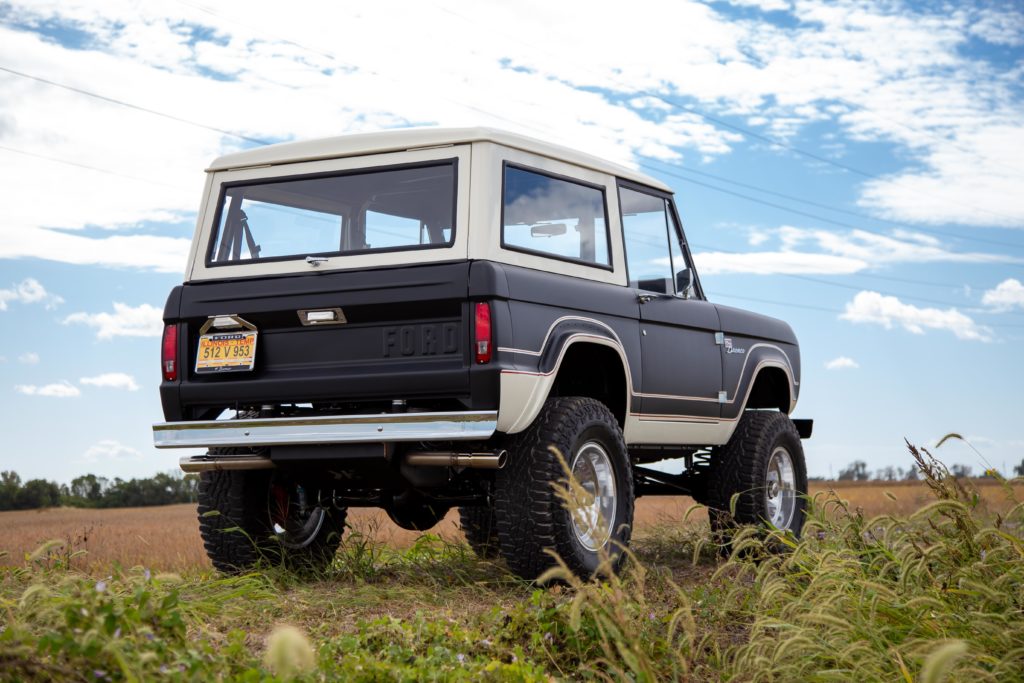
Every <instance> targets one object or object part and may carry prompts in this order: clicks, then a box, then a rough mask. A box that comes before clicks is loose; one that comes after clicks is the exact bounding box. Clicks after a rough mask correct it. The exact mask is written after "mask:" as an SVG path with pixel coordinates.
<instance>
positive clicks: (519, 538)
mask: <svg viewBox="0 0 1024 683" xmlns="http://www.w3.org/2000/svg"><path fill="white" fill-rule="evenodd" d="M587 441H598V442H599V443H600V444H601V445H602V447H603V448H604V449H605V450H606V451H607V454H608V456H609V459H610V460H611V464H612V467H613V470H614V473H615V489H616V501H617V502H616V512H615V520H614V522H613V526H612V533H611V538H610V539H609V541H608V543H607V544H606V545H605V546H604V548H602V550H603V551H605V552H606V555H607V557H608V558H609V559H610V560H611V564H610V568H611V569H612V570H617V569H618V568H619V567H620V566H621V563H622V560H623V558H624V556H625V554H624V553H623V549H624V548H626V547H627V546H628V545H629V539H630V534H631V531H632V525H633V502H634V494H633V471H632V467H631V465H630V462H629V459H628V455H627V451H626V443H625V441H624V440H623V437H622V429H621V428H620V427H619V424H618V422H617V421H616V420H615V417H614V416H613V415H612V413H611V411H610V410H608V408H607V407H606V406H605V405H604V404H603V403H601V402H600V401H596V400H594V399H591V398H582V397H559V398H550V399H548V400H547V402H546V403H545V404H544V408H543V409H542V410H541V412H540V414H539V415H538V416H537V418H536V419H535V420H534V421H533V424H531V425H530V426H529V427H528V428H527V429H526V430H524V431H523V432H520V433H519V434H516V435H514V436H513V437H512V439H511V443H510V444H509V448H508V450H509V462H508V464H507V465H506V466H505V467H504V468H503V469H500V470H498V471H497V476H496V479H495V517H496V521H497V525H498V541H499V547H500V551H501V556H502V557H503V558H504V559H505V562H506V563H507V564H508V566H509V568H510V569H511V570H512V571H513V572H515V573H516V574H518V575H519V576H521V577H523V578H524V579H528V580H533V579H536V578H537V577H539V576H540V575H541V574H543V573H544V572H545V571H546V570H548V569H550V568H551V567H554V566H556V564H557V563H556V561H555V559H554V558H553V557H552V556H551V555H550V552H549V551H554V552H556V553H557V554H558V556H559V557H561V558H562V560H563V561H564V562H565V564H566V565H567V566H568V568H569V569H570V570H571V571H572V572H574V573H575V574H576V575H577V576H580V577H582V578H590V577H592V576H594V574H595V573H596V572H598V571H599V570H601V569H602V567H601V562H602V557H601V556H600V553H598V552H595V551H592V550H589V549H587V548H586V547H584V546H583V545H582V544H581V542H580V541H579V539H578V538H577V537H576V534H575V533H574V531H573V527H572V524H573V522H572V515H571V513H570V512H569V511H568V510H567V509H566V508H565V506H564V505H563V501H562V499H561V498H560V497H559V496H558V494H557V493H556V490H555V486H557V485H559V484H560V483H563V484H564V482H566V481H567V475H566V469H565V467H567V466H571V464H572V459H573V457H574V455H575V454H576V452H577V449H578V448H579V447H580V446H582V445H583V444H585V443H586V442H587ZM552 450H555V451H557V452H558V453H560V454H562V456H563V457H564V463H565V464H564V465H563V461H562V460H561V459H560V458H559V457H558V456H557V455H556V454H555V453H554V452H552ZM606 566H607V565H606Z"/></svg>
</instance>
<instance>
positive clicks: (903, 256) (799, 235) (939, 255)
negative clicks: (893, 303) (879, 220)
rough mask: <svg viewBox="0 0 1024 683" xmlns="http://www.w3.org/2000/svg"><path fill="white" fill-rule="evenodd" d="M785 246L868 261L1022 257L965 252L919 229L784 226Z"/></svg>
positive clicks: (995, 260) (977, 260)
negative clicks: (875, 230) (889, 230)
mask: <svg viewBox="0 0 1024 683" xmlns="http://www.w3.org/2000/svg"><path fill="white" fill-rule="evenodd" d="M778 234H779V238H780V239H781V240H782V248H783V249H786V250H792V249H796V248H798V247H801V246H805V245H810V246H813V247H816V248H818V249H821V250H823V251H825V252H827V253H829V254H833V255H835V256H842V257H845V258H851V259H858V260H861V261H863V262H865V263H866V264H868V265H872V266H873V265H881V264H892V263H926V262H927V263H1014V262H1020V259H1017V258H1014V257H1013V256H1007V255H1004V254H990V253H984V252H962V251H957V250H954V249H950V248H948V247H947V246H945V245H944V244H943V243H942V241H941V240H939V239H938V238H936V237H934V236H932V235H927V234H924V233H920V232H912V231H908V230H894V231H893V232H892V235H891V236H887V235H879V234H877V233H872V232H866V231H864V230H849V231H845V232H838V231H834V230H820V229H807V228H795V227H792V226H788V225H785V226H782V227H781V228H779V230H778Z"/></svg>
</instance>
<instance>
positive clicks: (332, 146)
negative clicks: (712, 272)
mask: <svg viewBox="0 0 1024 683" xmlns="http://www.w3.org/2000/svg"><path fill="white" fill-rule="evenodd" d="M470 142H494V143H496V144H499V145H504V146H506V147H512V148H515V149H519V150H523V151H524V152H531V153H533V154H539V155H541V156H546V157H550V158H552V159H557V160H560V161H565V162H567V163H570V164H575V165H577V166H583V167H585V168H589V169H592V170H595V171H599V172H601V173H608V174H609V175H614V176H618V177H620V178H625V179H627V180H632V181H634V182H637V183H641V184H643V185H649V186H650V187H655V188H658V189H659V190H663V191H665V192H671V191H672V188H670V187H669V186H667V185H665V184H664V183H662V182H661V181H658V180H655V179H654V178H652V177H650V176H648V175H645V174H643V173H640V172H638V171H634V170H633V169H630V168H627V167H625V166H621V165H619V164H615V163H612V162H610V161H605V160H604V159H600V158H598V157H595V156H592V155H590V154H586V153H584V152H578V151H576V150H573V149H570V148H568V147H562V146H561V145H555V144H552V143H550V142H544V141H543V140H537V139H535V138H531V137H527V136H525V135H519V134H517V133H509V132H507V131H503V130H498V129H495V128H483V127H476V128H401V129H395V130H386V131H381V132H379V133H356V134H353V135H342V136H338V137H333V138H320V139H317V140H304V141H302V142H283V143H280V144H276V145H267V146H266V147H257V148H256V149H250V150H246V151H244V152H236V153H234V154H227V155H225V156H222V157H220V158H218V159H215V160H214V162H213V163H212V164H210V167H209V168H208V169H206V170H207V171H225V170H228V169H237V168H246V167H251V166H268V165H273V164H291V163H297V162H301V161H318V160H321V159H336V158H339V157H351V156H359V155H363V154H378V153H382V152H400V151H404V150H407V149H415V148H420V147H440V146H444V145H458V144H465V143H470Z"/></svg>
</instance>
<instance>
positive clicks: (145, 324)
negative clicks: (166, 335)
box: [64, 303, 164, 339]
mask: <svg viewBox="0 0 1024 683" xmlns="http://www.w3.org/2000/svg"><path fill="white" fill-rule="evenodd" d="M76 323H81V324H83V325H88V326H89V327H95V328H96V337H97V338H99V339H113V338H114V337H159V336H160V335H161V334H162V333H163V329H164V323H163V311H161V310H160V309H159V308H157V307H155V306H150V305H149V304H142V305H141V306H134V307H133V306H129V305H127V304H122V303H114V312H113V313H72V314H71V315H69V316H68V317H66V318H64V324H65V325H69V324H76Z"/></svg>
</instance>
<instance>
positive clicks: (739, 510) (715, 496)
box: [699, 411, 807, 542]
mask: <svg viewBox="0 0 1024 683" xmlns="http://www.w3.org/2000/svg"><path fill="white" fill-rule="evenodd" d="M702 476H703V478H704V486H703V487H702V488H703V489H704V491H703V493H704V495H703V496H702V498H703V499H702V500H699V502H703V503H705V504H706V505H707V506H708V508H710V510H709V512H710V516H711V528H712V531H714V532H715V533H716V535H718V536H719V537H720V538H721V539H722V540H724V541H726V542H727V541H728V539H729V536H730V535H731V534H730V530H731V529H732V528H733V527H734V526H735V525H736V524H759V525H764V526H767V527H768V528H772V529H778V530H780V531H788V532H791V533H792V534H793V535H794V536H797V537H799V536H800V532H801V530H802V529H803V526H804V521H805V518H806V514H807V466H806V464H805V463H804V450H803V446H802V445H801V443H800V435H799V433H797V430H796V427H795V426H794V425H793V421H792V420H790V419H789V416H787V415H785V414H784V413H777V412H768V411H750V412H747V413H745V414H744V415H743V417H742V418H741V419H740V422H739V424H738V425H737V427H736V431H735V432H734V433H733V435H732V438H731V439H729V443H727V444H726V445H725V447H724V448H723V449H722V450H721V451H719V452H718V453H716V454H715V456H714V458H713V459H712V462H711V468H710V470H709V471H708V472H706V473H704V474H703V475H702ZM734 496H735V497H736V502H735V508H733V507H732V500H733V497H734Z"/></svg>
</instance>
